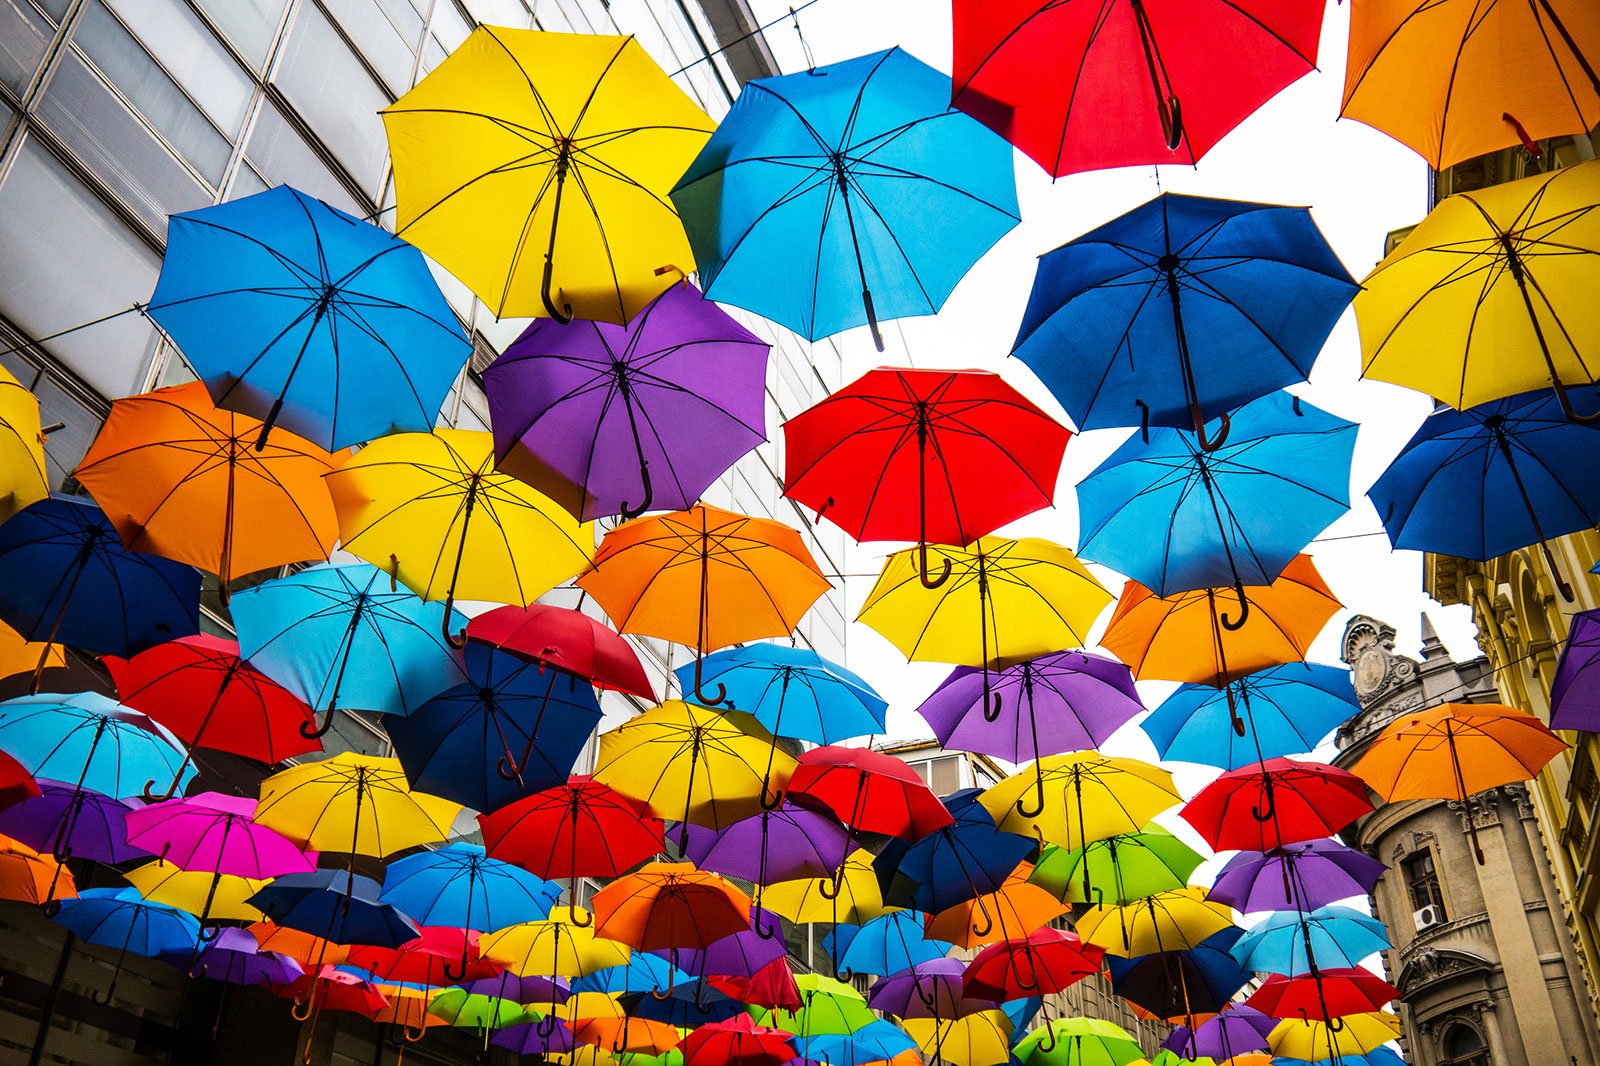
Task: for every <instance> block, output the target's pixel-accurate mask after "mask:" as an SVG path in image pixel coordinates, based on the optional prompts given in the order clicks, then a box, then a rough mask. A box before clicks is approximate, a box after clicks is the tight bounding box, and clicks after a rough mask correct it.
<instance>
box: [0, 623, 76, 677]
mask: <svg viewBox="0 0 1600 1066" xmlns="http://www.w3.org/2000/svg"><path fill="white" fill-rule="evenodd" d="M41 656H43V657H44V667H43V668H41V667H40V666H39V659H40V657H41ZM66 665H67V656H66V653H65V652H64V651H62V649H61V646H60V645H59V644H42V643H39V642H37V641H31V640H26V639H24V638H23V636H22V634H21V633H18V632H17V631H16V630H15V629H12V628H11V627H10V626H8V625H6V624H5V623H4V622H0V678H7V677H15V676H16V675H17V674H25V673H31V672H33V671H34V670H38V671H39V673H40V675H41V677H42V676H43V673H44V670H46V669H50V668H57V669H59V668H61V667H64V666H66Z"/></svg>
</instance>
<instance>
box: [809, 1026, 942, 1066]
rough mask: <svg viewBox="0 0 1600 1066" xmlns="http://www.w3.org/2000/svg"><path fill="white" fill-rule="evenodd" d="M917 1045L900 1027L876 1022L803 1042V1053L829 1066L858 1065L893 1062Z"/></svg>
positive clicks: (814, 1037) (813, 1037)
mask: <svg viewBox="0 0 1600 1066" xmlns="http://www.w3.org/2000/svg"><path fill="white" fill-rule="evenodd" d="M916 1046H917V1042H916V1041H915V1040H912V1039H911V1037H910V1036H908V1035H907V1034H906V1031H905V1030H904V1029H902V1028H900V1027H899V1026H898V1025H895V1024H894V1023H893V1022H888V1021H876V1022H873V1023H872V1024H871V1025H866V1026H862V1027H861V1028H860V1029H857V1030H856V1031H855V1032H853V1033H850V1034H849V1035H844V1034H838V1033H831V1034H821V1035H818V1036H812V1037H806V1038H804V1039H802V1040H801V1041H800V1054H801V1056H802V1057H804V1058H808V1059H815V1060H816V1061H818V1062H826V1063H828V1064H829V1066H859V1064H862V1063H868V1062H881V1061H883V1060H884V1059H892V1058H894V1057H895V1056H896V1055H899V1054H901V1053H902V1052H906V1051H910V1050H912V1049H913V1048H915V1047H916Z"/></svg>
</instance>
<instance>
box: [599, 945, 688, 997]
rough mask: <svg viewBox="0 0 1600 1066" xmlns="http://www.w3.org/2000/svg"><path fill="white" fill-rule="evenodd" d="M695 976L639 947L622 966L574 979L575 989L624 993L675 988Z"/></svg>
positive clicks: (610, 967) (611, 967)
mask: <svg viewBox="0 0 1600 1066" xmlns="http://www.w3.org/2000/svg"><path fill="white" fill-rule="evenodd" d="M693 981H694V978H693V977H692V976H690V975H689V974H687V973H684V972H683V971H682V970H674V969H673V968H672V966H671V964H669V963H668V962H667V960H666V959H663V958H661V957H660V956H657V955H652V954H650V953H649V952H645V951H636V952H634V953H633V954H631V955H629V956H628V960H627V961H626V962H624V963H622V964H621V965H620V966H607V967H605V968H604V969H600V970H595V971H593V972H592V973H588V974H585V975H584V976H582V977H579V978H576V979H575V980H573V981H572V983H571V987H572V990H573V991H574V992H605V993H607V994H608V995H625V994H628V993H632V992H649V991H653V990H659V989H665V988H676V987H677V986H678V985H679V984H683V985H689V984H692V983H693Z"/></svg>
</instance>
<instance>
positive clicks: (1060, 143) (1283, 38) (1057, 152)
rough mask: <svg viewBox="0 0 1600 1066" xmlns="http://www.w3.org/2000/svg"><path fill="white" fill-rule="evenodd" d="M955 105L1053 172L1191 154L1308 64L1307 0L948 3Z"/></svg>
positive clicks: (1310, 14) (1316, 15)
mask: <svg viewBox="0 0 1600 1066" xmlns="http://www.w3.org/2000/svg"><path fill="white" fill-rule="evenodd" d="M954 14H955V95H954V98H955V105H956V106H957V107H959V108H961V109H962V110H963V111H965V112H967V113H968V114H969V115H972V116H973V117H974V118H976V119H978V120H979V121H980V122H982V123H984V124H985V125H987V126H988V127H989V128H990V129H993V130H994V131H995V132H997V133H999V134H1000V135H1002V136H1003V137H1005V138H1006V139H1007V140H1009V141H1010V142H1011V143H1012V144H1014V145H1016V146H1017V147H1018V148H1019V149H1021V150H1022V151H1023V152H1024V153H1025V154H1027V155H1028V156H1029V157H1030V158H1032V159H1033V160H1034V161H1035V162H1036V163H1038V164H1039V165H1040V166H1042V167H1044V168H1045V170H1046V171H1047V172H1048V173H1050V174H1051V175H1053V176H1056V177H1060V176H1062V175H1064V174H1073V173H1077V172H1079V171H1084V170H1097V169H1100V168H1102V167H1121V166H1131V165H1135V164H1141V163H1142V164H1151V163H1194V162H1196V161H1197V160H1199V158H1200V157H1201V156H1203V155H1205V153H1206V152H1207V151H1209V150H1210V149H1211V147H1212V145H1214V144H1216V143H1217V141H1219V140H1221V139H1222V137H1223V135H1225V134H1226V133H1227V132H1228V131H1229V130H1231V129H1233V128H1234V127H1235V126H1237V125H1238V124H1239V123H1240V122H1242V121H1244V119H1245V118H1247V117H1248V116H1249V115H1250V114H1251V113H1252V112H1254V111H1255V110H1256V109H1257V108H1258V107H1260V106H1261V105H1262V104H1264V103H1266V102H1267V100H1269V99H1271V98H1272V97H1273V96H1275V95H1276V94H1277V93H1278V92H1279V90H1281V89H1283V88H1284V87H1285V86H1286V85H1288V84H1289V83H1291V82H1293V81H1295V80H1296V79H1298V78H1300V77H1301V76H1302V75H1304V74H1307V73H1309V72H1310V71H1311V70H1312V68H1313V67H1315V66H1316V63H1317V40H1318V38H1319V37H1320V35H1321V32H1322V5H1321V4H1320V3H1308V2H1305V0H1293V2H1289V3H1281V2H1279V3H1269V2H1266V0H1226V2H1224V0H1213V2H1205V3H1199V4H1189V3H1175V2H1169V0H1113V2H1110V3H1106V4H1094V5H1089V4H1074V3H1058V2H1056V0H1002V2H1000V3H992V2H989V0H957V2H956V4H955V6H954Z"/></svg>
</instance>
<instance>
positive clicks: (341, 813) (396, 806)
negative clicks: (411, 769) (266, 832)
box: [255, 752, 461, 858]
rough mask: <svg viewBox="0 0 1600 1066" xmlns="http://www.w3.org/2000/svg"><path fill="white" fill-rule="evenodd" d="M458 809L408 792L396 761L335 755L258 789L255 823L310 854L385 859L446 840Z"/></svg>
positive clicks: (275, 776)
mask: <svg viewBox="0 0 1600 1066" xmlns="http://www.w3.org/2000/svg"><path fill="white" fill-rule="evenodd" d="M460 813H461V804H459V803H451V802H450V801H449V800H445V799H440V798H439V797H438V796H430V795H428V794H427V793H425V792H413V791H411V786H410V784H409V783H408V782H407V781H406V774H405V771H404V770H402V769H401V768H400V761H399V760H398V759H385V758H379V757H377V756H373V755H359V754H357V753H355V752H341V753H339V754H338V755H335V756H333V757H332V758H331V759H323V760H322V761H321V762H312V763H302V764H300V765H299V766H291V767H289V769H287V770H280V771H278V772H277V773H275V774H273V775H272V776H271V777H269V778H267V779H266V780H265V781H263V782H261V802H260V803H259V804H257V805H256V816H255V821H256V824H258V825H264V826H266V827H267V828H268V829H275V830H277V831H278V832H279V833H282V834H283V835H284V836H286V837H288V838H289V839H290V840H293V841H295V842H296V843H297V844H300V845H301V846H303V847H305V848H309V849H312V850H315V851H335V852H345V853H348V854H351V855H375V856H377V857H378V858H383V857H384V856H386V855H390V854H393V853H394V852H397V851H403V850H405V849H406V848H414V847H416V846H418V845H419V844H437V843H439V842H440V841H442V840H444V839H445V838H447V837H448V836H449V835H450V826H451V823H453V822H454V821H455V820H456V816H457V815H459V814H460Z"/></svg>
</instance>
